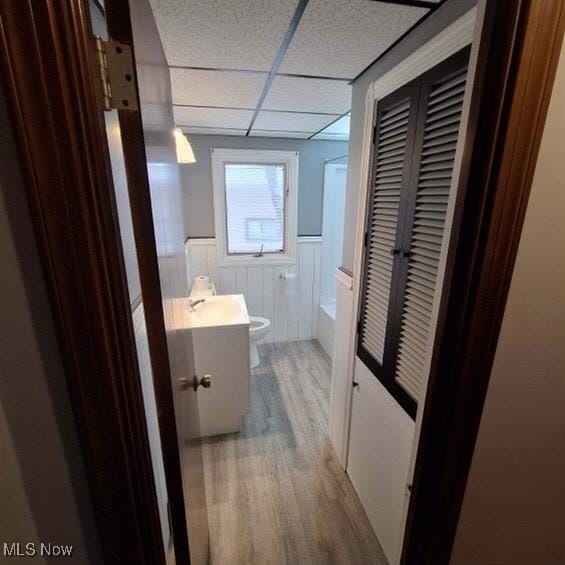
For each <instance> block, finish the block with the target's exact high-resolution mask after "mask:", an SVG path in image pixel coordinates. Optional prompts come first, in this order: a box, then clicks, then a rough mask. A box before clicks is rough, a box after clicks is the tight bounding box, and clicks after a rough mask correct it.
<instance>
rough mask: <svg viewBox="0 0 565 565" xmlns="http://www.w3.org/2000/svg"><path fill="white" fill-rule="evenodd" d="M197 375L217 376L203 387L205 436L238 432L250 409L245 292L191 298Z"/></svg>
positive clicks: (189, 321)
mask: <svg viewBox="0 0 565 565" xmlns="http://www.w3.org/2000/svg"><path fill="white" fill-rule="evenodd" d="M184 321H185V327H186V328H187V329H188V330H189V331H190V333H191V337H192V344H193V350H194V369H195V374H197V375H207V374H210V375H212V381H211V386H210V388H208V389H206V388H202V387H200V388H199V389H198V392H197V395H198V408H199V412H200V435H201V436H202V437H204V436H214V435H219V434H228V433H233V432H238V431H239V430H240V427H241V418H242V416H244V415H246V414H249V411H250V407H251V405H250V370H249V315H248V313H247V306H246V304H245V298H244V297H243V295H242V294H227V295H216V296H206V297H205V298H203V299H202V300H195V299H188V298H187V299H186V310H185V311H184Z"/></svg>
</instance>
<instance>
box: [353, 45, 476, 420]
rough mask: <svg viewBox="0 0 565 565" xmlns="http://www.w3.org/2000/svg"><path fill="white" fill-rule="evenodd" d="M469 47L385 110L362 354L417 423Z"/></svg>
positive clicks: (376, 148) (378, 140)
mask: <svg viewBox="0 0 565 565" xmlns="http://www.w3.org/2000/svg"><path fill="white" fill-rule="evenodd" d="M468 58H469V49H465V50H463V51H461V52H459V53H457V54H456V55H454V56H453V57H450V58H449V59H447V60H446V61H444V62H442V63H440V64H439V65H437V66H436V67H434V68H433V69H431V70H430V71H428V72H426V73H425V74H423V75H422V76H421V77H419V78H418V79H416V80H415V81H413V82H411V83H409V84H407V85H406V86H404V87H402V88H400V89H399V90H397V91H396V92H394V93H393V94H391V95H389V96H388V97H386V98H384V99H383V100H380V101H379V102H378V105H377V118H376V125H375V136H374V145H373V177H372V184H371V191H370V200H369V205H368V215H367V230H366V235H365V256H364V279H363V292H362V301H361V308H360V317H359V327H358V331H359V335H358V345H357V354H358V356H359V358H360V359H361V360H362V361H363V362H364V363H365V364H366V365H367V367H368V368H369V369H370V370H371V371H372V372H373V374H374V375H375V376H376V377H377V378H378V379H379V380H380V381H381V382H382V384H383V385H384V386H385V387H386V388H387V390H388V391H389V392H390V394H391V395H392V396H393V397H394V398H395V400H396V401H397V402H398V403H399V404H400V405H401V406H402V407H403V408H404V410H406V412H407V413H408V414H409V415H410V416H411V417H412V418H415V416H416V409H417V405H418V401H419V399H420V395H421V392H422V385H423V381H424V379H425V371H426V355H427V352H428V351H429V348H430V346H431V343H430V339H431V338H430V336H431V334H432V331H431V330H432V327H431V321H432V308H433V302H434V297H435V295H436V292H437V289H438V288H439V286H440V285H439V284H438V283H439V282H440V281H438V267H439V258H440V253H441V248H442V242H443V238H444V226H445V219H446V212H447V203H448V198H449V192H450V187H451V180H452V174H453V164H454V158H455V149H456V146H457V140H458V137H459V125H460V121H461V109H462V105H463V97H464V93H465V84H466V76H467V62H468Z"/></svg>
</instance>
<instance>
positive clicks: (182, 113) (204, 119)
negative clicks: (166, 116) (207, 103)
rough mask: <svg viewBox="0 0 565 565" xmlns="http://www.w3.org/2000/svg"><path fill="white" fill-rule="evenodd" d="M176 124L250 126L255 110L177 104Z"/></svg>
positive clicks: (243, 127)
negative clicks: (192, 106)
mask: <svg viewBox="0 0 565 565" xmlns="http://www.w3.org/2000/svg"><path fill="white" fill-rule="evenodd" d="M174 114H175V124H176V125H178V126H187V127H190V126H194V127H196V126H199V127H211V128H236V129H245V130H247V128H248V127H249V124H250V123H251V118H252V116H253V112H252V111H251V110H221V109H216V108H186V107H179V106H175V108H174Z"/></svg>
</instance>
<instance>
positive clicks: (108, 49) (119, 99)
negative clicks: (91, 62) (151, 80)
mask: <svg viewBox="0 0 565 565" xmlns="http://www.w3.org/2000/svg"><path fill="white" fill-rule="evenodd" d="M96 61H97V66H98V74H99V76H100V83H101V86H102V98H103V103H104V110H137V108H138V106H137V91H136V86H135V75H134V72H133V57H132V52H131V46H130V45H126V44H125V43H120V42H119V41H112V40H110V41H104V40H103V39H102V38H100V37H96Z"/></svg>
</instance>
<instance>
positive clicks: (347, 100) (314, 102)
mask: <svg viewBox="0 0 565 565" xmlns="http://www.w3.org/2000/svg"><path fill="white" fill-rule="evenodd" d="M350 107H351V86H350V85H349V84H348V83H347V82H345V81H339V80H323V79H315V78H298V77H286V76H276V77H275V80H274V81H273V84H272V86H271V89H270V90H269V93H268V94H267V97H266V99H265V102H264V104H263V108H264V109H265V110H290V111H292V110H294V111H297V112H328V113H333V114H343V113H344V112H347V110H349V108H350Z"/></svg>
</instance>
